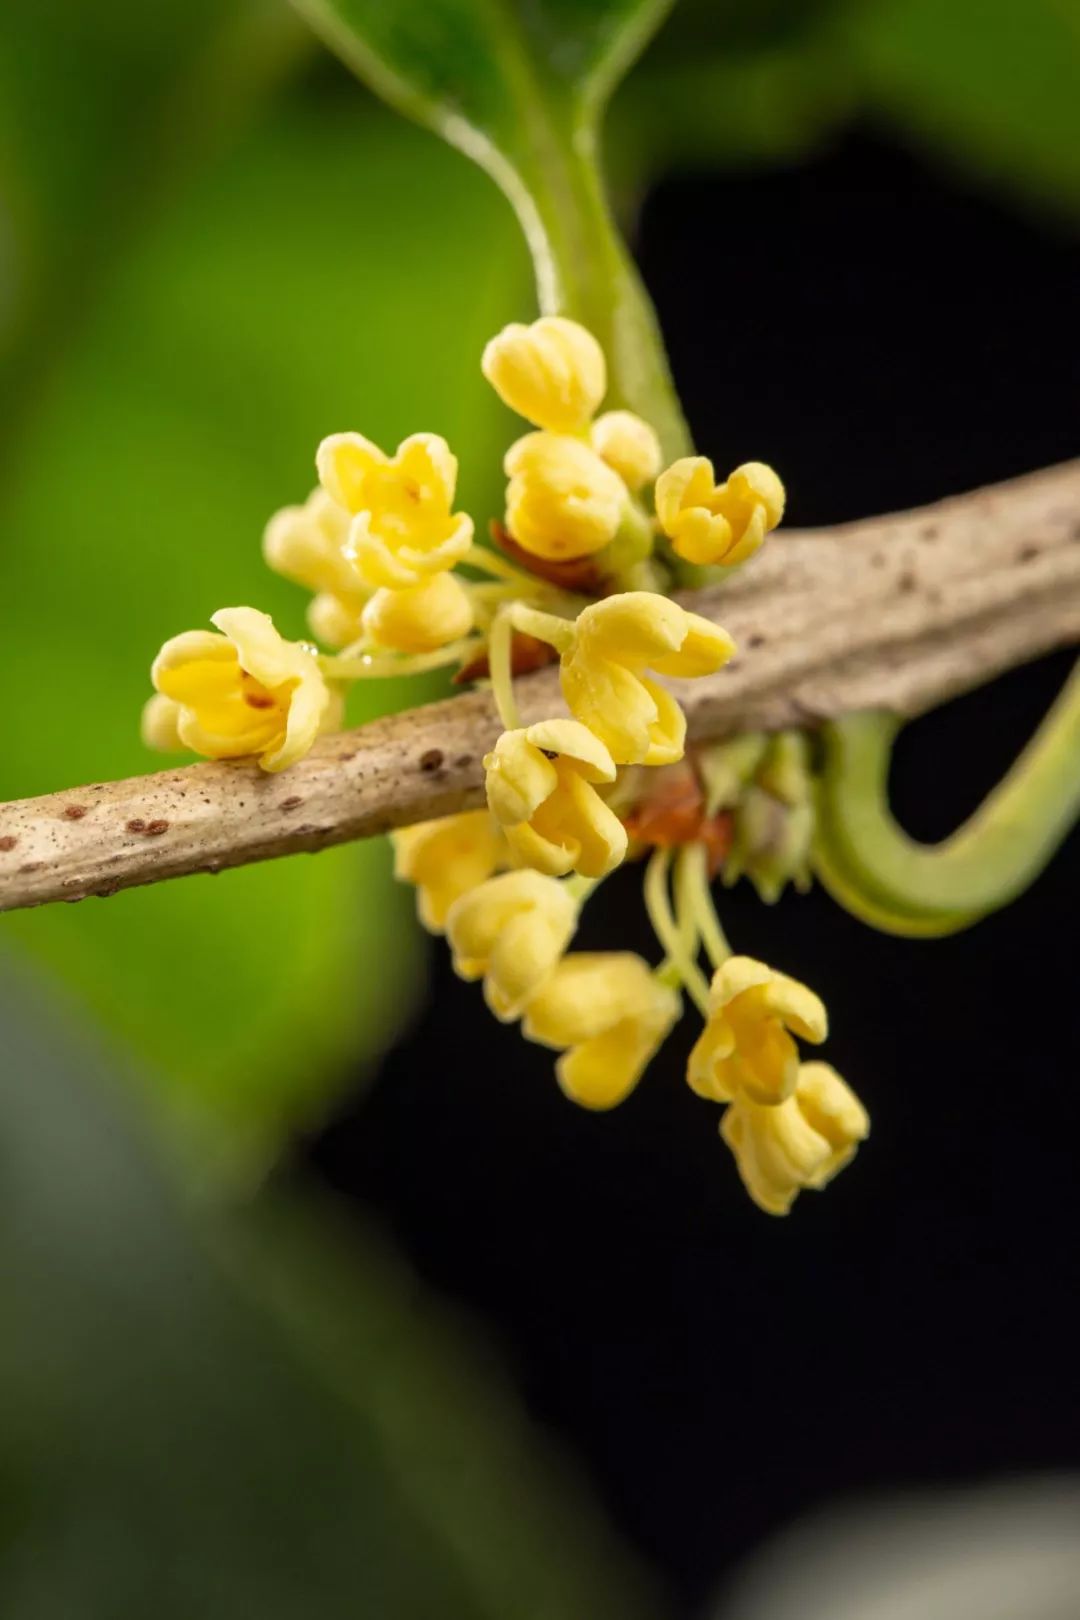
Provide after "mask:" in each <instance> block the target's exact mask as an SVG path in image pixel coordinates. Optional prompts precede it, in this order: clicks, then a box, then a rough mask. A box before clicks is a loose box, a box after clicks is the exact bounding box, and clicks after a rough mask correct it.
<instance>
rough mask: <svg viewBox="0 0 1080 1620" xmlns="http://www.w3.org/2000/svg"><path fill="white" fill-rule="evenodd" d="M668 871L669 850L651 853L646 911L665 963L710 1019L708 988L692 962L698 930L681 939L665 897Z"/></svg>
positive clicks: (646, 881)
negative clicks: (672, 968)
mask: <svg viewBox="0 0 1080 1620" xmlns="http://www.w3.org/2000/svg"><path fill="white" fill-rule="evenodd" d="M670 869H671V851H670V850H669V849H657V850H654V851H653V853H652V855H651V856H650V858H649V864H648V866H647V867H646V869H645V887H644V895H645V909H646V911H647V912H648V914H649V921H650V922H651V923H652V926H653V932H654V933H655V934H656V937H657V939H658V940H659V941H660V944H661V945H662V946H663V948H664V954H665V957H666V958H667V964H669V965H671V966H673V967H674V968H675V969H676V970H677V971H678V974H679V978H680V979H681V981H682V983H683V984H684V985H685V986H686V989H687V992H688V993H689V995H690V997H691V999H692V1000H693V1001H694V1003H695V1005H696V1006H697V1009H698V1011H699V1012H700V1013H701V1016H702V1017H703V1018H707V1017H708V1016H709V986H708V983H707V981H706V979H705V975H704V974H703V973H702V971H701V969H700V968H699V967H698V965H697V963H696V961H695V960H694V957H695V955H696V954H697V931H696V929H693V930H692V931H691V937H690V938H686V937H684V935H683V933H682V931H681V930H680V928H679V927H678V925H677V924H676V921H675V918H674V917H673V915H672V912H671V901H670V898H669V896H668V874H669V872H670Z"/></svg>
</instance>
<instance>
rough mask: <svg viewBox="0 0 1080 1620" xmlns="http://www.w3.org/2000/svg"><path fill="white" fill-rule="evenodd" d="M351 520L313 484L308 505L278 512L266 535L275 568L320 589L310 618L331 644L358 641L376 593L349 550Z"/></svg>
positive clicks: (267, 552)
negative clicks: (365, 582) (362, 621)
mask: <svg viewBox="0 0 1080 1620" xmlns="http://www.w3.org/2000/svg"><path fill="white" fill-rule="evenodd" d="M351 523H352V516H351V514H350V513H349V512H347V511H346V510H345V508H344V507H343V506H339V505H338V503H337V501H335V500H332V499H331V497H330V496H329V495H328V494H327V493H326V491H325V490H324V489H313V490H312V492H311V494H310V495H309V496H308V498H307V500H306V501H305V502H304V504H303V505H302V506H285V507H282V509H281V511H280V512H275V514H274V516H273V517H272V518H271V519H270V522H269V523H268V524H267V525H266V530H265V533H264V534H263V556H264V558H265V559H266V562H267V563H268V565H269V566H270V567H271V568H272V569H273V570H274V572H275V573H276V574H282V575H283V576H284V577H285V578H286V579H291V580H292V581H293V582H294V583H295V584H297V585H303V586H305V587H306V589H307V590H309V591H314V592H315V593H316V595H315V600H314V601H313V602H312V603H311V606H310V607H309V609H308V623H309V624H310V625H311V628H312V631H313V632H314V634H315V635H317V636H318V638H319V640H320V641H324V642H325V643H326V645H327V646H328V647H343V646H344V645H345V644H346V642H349V641H355V640H356V638H357V637H358V636H359V634H360V613H361V610H362V608H363V606H364V603H365V602H366V601H367V598H368V596H369V594H370V592H369V591H368V590H367V589H366V588H365V586H364V585H363V583H362V582H361V580H360V579H359V577H358V575H357V572H356V567H355V564H354V563H353V561H352V559H351V557H349V556H347V555H346V550H345V548H346V545H347V543H348V539H349V527H350V525H351Z"/></svg>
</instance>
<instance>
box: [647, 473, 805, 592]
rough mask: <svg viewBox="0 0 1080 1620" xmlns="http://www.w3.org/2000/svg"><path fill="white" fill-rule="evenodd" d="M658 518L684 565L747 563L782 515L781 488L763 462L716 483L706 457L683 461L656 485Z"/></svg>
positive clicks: (662, 475) (782, 497)
mask: <svg viewBox="0 0 1080 1620" xmlns="http://www.w3.org/2000/svg"><path fill="white" fill-rule="evenodd" d="M656 515H657V517H658V518H659V520H660V527H661V528H662V529H663V531H664V533H665V534H666V535H667V537H668V539H669V540H670V541H671V544H672V547H673V548H674V550H675V551H676V552H677V553H678V555H679V556H680V557H683V558H684V559H685V560H686V561H687V562H691V563H698V564H701V565H705V564H719V565H721V566H722V567H724V568H731V567H734V565H735V564H736V563H741V562H745V561H746V559H747V557H750V556H752V555H753V553H754V552H755V551H756V550H757V548H758V547H759V546H760V544H761V542H762V541H763V540H764V538H765V536H766V535H767V534H768V532H769V530H770V529H775V528H776V525H777V524H778V523H779V522H780V519H781V518H782V517H783V515H784V486H783V484H782V483H781V482H780V480H779V478H778V477H777V476H776V474H775V473H774V472H773V470H772V468H771V467H766V465H765V463H764V462H763V461H747V462H744V463H743V465H742V466H741V467H736V469H735V471H734V472H733V473H732V474H731V477H730V478H729V479H728V481H727V483H726V484H717V482H716V478H715V475H714V473H713V465H712V462H711V461H709V460H707V459H706V457H705V456H684V457H683V459H682V460H681V461H676V462H675V463H673V465H672V466H670V467H669V468H668V469H667V471H666V472H664V473H661V474H660V477H659V478H658V479H657V480H656Z"/></svg>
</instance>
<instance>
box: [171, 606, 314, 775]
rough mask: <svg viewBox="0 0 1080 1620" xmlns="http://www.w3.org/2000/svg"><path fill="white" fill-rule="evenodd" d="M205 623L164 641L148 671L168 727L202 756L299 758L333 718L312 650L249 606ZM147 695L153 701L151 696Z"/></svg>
mask: <svg viewBox="0 0 1080 1620" xmlns="http://www.w3.org/2000/svg"><path fill="white" fill-rule="evenodd" d="M210 622H211V624H215V625H217V627H218V630H219V631H220V632H221V634H215V632H214V631H212V630H186V631H185V632H184V633H183V634H182V635H179V636H173V638H172V640H171V641H167V642H166V643H165V645H164V647H162V649H161V651H160V652H159V653H158V655H157V657H156V658H155V660H154V664H153V668H152V670H151V672H150V678H151V680H152V681H153V683H154V686H155V687H156V689H157V691H158V692H159V693H161V694H162V695H163V696H164V697H166V698H171V699H172V700H173V702H174V703H175V704H176V705H177V713H176V716H175V719H176V734H177V736H178V737H179V739H180V741H181V742H182V743H183V744H184V746H185V747H186V748H191V749H193V750H194V751H195V753H197V754H205V755H206V756H207V758H209V759H240V758H243V757H245V756H247V755H252V756H254V757H255V758H257V759H258V761H259V764H260V765H261V766H262V768H263V770H264V771H281V770H284V769H285V767H286V765H292V764H293V763H295V761H296V760H298V759H301V758H302V757H303V755H304V754H306V753H307V751H308V749H309V748H310V747H311V745H312V743H313V742H314V741H315V738H316V737H317V736H318V734H319V732H320V731H328V730H331V729H332V728H333V727H334V726H335V725H336V724H338V722H339V720H340V701H339V699H338V697H337V694H336V693H333V692H331V690H330V688H329V687H328V686H327V684H326V681H325V680H324V679H323V677H322V674H321V672H320V670H319V666H318V664H317V663H316V661H315V657H314V654H313V652H312V650H311V649H310V648H308V647H305V646H303V645H302V644H301V643H299V642H294V641H285V640H283V638H282V637H281V636H280V635H279V634H278V632H277V631H276V630H275V628H274V622H273V620H272V619H271V618H269V616H268V615H267V614H265V613H259V612H257V611H256V609H255V608H250V607H235V608H222V609H221V610H220V612H218V613H215V614H214V615H213V616H212V618H211V621H210ZM151 701H153V700H151Z"/></svg>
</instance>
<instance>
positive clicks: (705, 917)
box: [675, 844, 731, 968]
mask: <svg viewBox="0 0 1080 1620" xmlns="http://www.w3.org/2000/svg"><path fill="white" fill-rule="evenodd" d="M675 882H676V885H677V887H678V891H679V900H680V909H681V908H682V906H683V905H685V906H686V907H687V909H688V910H689V912H690V914H691V915H692V916H693V918H694V921H695V923H696V924H697V929H698V932H699V934H700V935H701V943H702V944H703V945H704V947H705V953H706V955H707V956H708V958H709V961H710V962H711V963H712V965H713V967H714V968H718V967H719V966H720V964H721V962H726V961H727V959H728V957H729V956H730V955H731V946H730V945H729V944H728V941H727V935H726V934H725V933H724V930H723V928H722V927H721V924H720V918H719V917H718V916H717V914H716V904H715V902H714V900H713V897H712V888H711V886H710V883H709V869H708V864H707V857H706V852H705V846H704V844H688V845H687V846H686V848H685V849H684V850H683V851H682V853H681V855H680V856H679V864H678V870H677V872H676V877H675Z"/></svg>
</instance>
